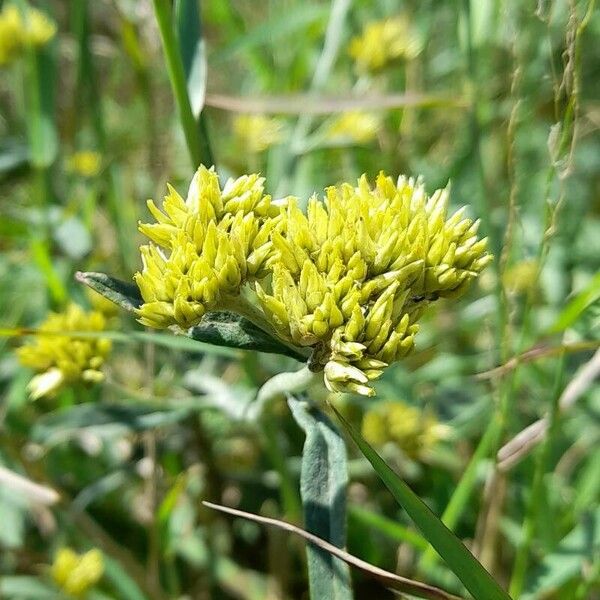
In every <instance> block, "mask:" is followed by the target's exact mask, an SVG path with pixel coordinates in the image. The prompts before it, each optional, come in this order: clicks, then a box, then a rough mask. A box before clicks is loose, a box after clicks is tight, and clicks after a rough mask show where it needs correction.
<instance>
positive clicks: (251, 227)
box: [135, 166, 280, 331]
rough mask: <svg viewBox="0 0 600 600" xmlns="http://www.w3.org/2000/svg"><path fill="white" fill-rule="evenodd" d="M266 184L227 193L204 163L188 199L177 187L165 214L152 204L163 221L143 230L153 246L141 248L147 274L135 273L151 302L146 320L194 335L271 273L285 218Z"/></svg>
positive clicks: (235, 184)
mask: <svg viewBox="0 0 600 600" xmlns="http://www.w3.org/2000/svg"><path fill="white" fill-rule="evenodd" d="M263 183H264V179H263V178H261V177H259V176H258V175H256V174H253V175H244V176H242V177H239V178H238V179H236V180H233V179H230V180H229V181H227V183H226V184H225V185H224V186H223V188H221V186H220V184H219V178H218V176H217V174H216V173H215V171H214V169H210V170H208V169H206V168H205V167H203V166H201V167H200V168H199V169H198V171H197V173H196V175H195V176H194V178H193V180H192V183H191V185H190V188H189V191H188V195H187V198H186V200H185V201H184V200H183V198H182V197H181V196H180V195H179V194H178V193H177V192H176V191H175V190H174V189H173V188H172V187H170V186H169V193H168V195H167V196H166V197H165V200H164V202H163V210H164V212H162V211H161V210H159V209H158V208H157V207H156V205H155V204H154V202H152V201H151V200H150V201H149V202H148V207H149V209H150V212H151V213H152V215H153V216H154V218H155V219H156V223H150V224H140V226H139V229H140V231H141V232H142V233H143V234H144V235H145V236H147V237H148V238H149V239H150V240H151V242H152V243H151V244H149V245H146V246H142V247H141V248H140V251H141V254H142V263H143V269H142V271H141V272H140V273H137V274H136V275H135V281H136V283H137V285H138V287H139V288H140V292H141V294H142V297H143V299H144V304H143V305H142V306H141V307H140V309H139V310H138V317H139V321H140V323H142V324H144V325H147V326H149V327H157V328H166V327H173V328H174V329H175V331H179V330H187V329H188V328H190V327H192V326H194V325H196V324H197V323H198V322H199V321H200V319H201V318H202V316H203V315H204V313H205V312H206V311H210V310H215V309H219V310H227V309H228V305H229V304H231V302H232V299H233V298H235V297H236V296H238V295H239V293H240V289H241V287H242V285H243V284H244V283H245V282H247V281H251V280H254V279H259V278H261V277H264V276H265V274H266V273H267V261H268V259H269V258H270V256H271V254H272V247H273V244H272V242H271V240H270V234H271V230H272V229H273V227H274V226H275V224H276V223H277V222H278V221H279V220H280V217H279V216H278V215H279V208H278V207H277V206H275V204H273V203H272V202H271V197H270V196H268V195H265V194H264V187H263ZM229 308H230V307H229Z"/></svg>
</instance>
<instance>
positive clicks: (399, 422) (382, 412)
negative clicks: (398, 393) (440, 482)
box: [362, 401, 449, 458]
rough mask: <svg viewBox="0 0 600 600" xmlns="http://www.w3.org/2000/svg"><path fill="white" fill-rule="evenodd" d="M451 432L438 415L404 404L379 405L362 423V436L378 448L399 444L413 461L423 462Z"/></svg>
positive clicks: (388, 402)
mask: <svg viewBox="0 0 600 600" xmlns="http://www.w3.org/2000/svg"><path fill="white" fill-rule="evenodd" d="M448 432H449V428H448V426H447V425H444V424H442V423H440V422H439V421H438V420H437V418H436V417H435V415H433V414H432V413H430V412H426V411H421V410H419V409H418V408H415V407H414V406H409V405H408V404H404V403H403V402H395V401H386V402H379V403H377V404H376V405H375V406H373V408H371V409H370V410H368V411H367V412H366V413H365V414H364V416H363V421H362V435H363V437H364V438H365V439H366V440H367V441H368V442H369V443H370V444H373V445H374V446H383V445H384V444H387V443H393V444H396V445H397V446H398V447H399V448H400V449H401V450H402V451H403V452H404V453H405V454H407V455H408V456H410V457H411V458H419V457H420V456H422V455H423V454H424V453H425V452H427V451H428V450H431V449H432V448H433V447H434V446H435V445H436V444H437V443H438V442H439V441H440V440H442V439H444V438H445V437H447V435H448Z"/></svg>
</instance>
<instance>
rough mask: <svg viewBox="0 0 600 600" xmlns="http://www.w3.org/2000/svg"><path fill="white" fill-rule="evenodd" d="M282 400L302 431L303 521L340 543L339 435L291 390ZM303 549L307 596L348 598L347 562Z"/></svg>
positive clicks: (342, 476)
mask: <svg viewBox="0 0 600 600" xmlns="http://www.w3.org/2000/svg"><path fill="white" fill-rule="evenodd" d="M288 404H289V406H290V409H291V411H292V414H293V415H294V419H295V420H296V422H297V423H298V425H299V426H300V427H301V428H302V429H303V430H304V432H305V433H306V441H305V442H304V448H303V450H302V468H301V473H300V495H301V497H302V506H303V509H304V524H305V526H306V528H307V529H308V531H310V532H311V533H314V534H316V535H318V536H319V537H321V538H323V539H325V540H327V541H328V542H331V543H332V544H333V545H334V546H337V547H338V548H343V547H344V546H345V545H346V487H347V485H348V466H347V459H346V446H345V444H344V440H343V439H342V438H341V437H340V434H339V433H338V431H337V430H336V429H335V427H334V426H333V424H332V423H331V421H330V420H329V419H328V418H327V416H326V415H324V414H323V413H322V412H321V411H320V410H319V409H318V408H315V407H312V406H310V405H309V404H308V403H306V402H303V401H301V400H299V399H297V398H295V397H294V396H292V395H288ZM306 553H307V556H308V580H309V584H310V597H311V598H313V600H317V599H319V598H331V599H332V600H334V599H336V600H344V599H346V598H352V588H351V583H350V572H349V570H348V567H347V565H344V564H343V563H341V562H340V561H339V559H336V558H334V557H333V556H331V554H330V553H328V552H324V551H323V550H322V549H321V548H315V547H314V546H308V547H307V548H306Z"/></svg>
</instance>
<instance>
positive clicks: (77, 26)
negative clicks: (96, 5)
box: [71, 0, 136, 271]
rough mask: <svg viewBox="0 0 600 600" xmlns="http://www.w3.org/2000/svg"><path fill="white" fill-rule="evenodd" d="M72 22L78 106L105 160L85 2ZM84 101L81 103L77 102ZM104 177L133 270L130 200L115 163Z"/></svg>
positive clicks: (99, 98) (124, 253) (122, 245)
mask: <svg viewBox="0 0 600 600" xmlns="http://www.w3.org/2000/svg"><path fill="white" fill-rule="evenodd" d="M71 23H72V28H73V31H74V34H75V36H76V38H77V42H78V51H79V56H78V61H79V64H78V99H77V103H78V107H79V109H80V110H81V111H84V110H86V109H87V110H89V111H90V116H91V119H92V126H93V129H94V136H95V138H96V139H95V141H96V145H97V149H98V151H99V152H100V154H102V156H103V157H104V160H106V153H107V150H108V136H107V132H106V124H105V119H104V110H103V107H102V94H101V92H100V89H99V85H98V74H97V71H96V65H95V61H94V58H93V55H92V52H91V48H90V16H89V5H88V1H87V0H83V1H82V2H76V3H74V4H73V10H72V12H71ZM81 99H83V100H86V99H87V102H85V101H84V102H82V103H80V100H81ZM104 174H105V177H106V182H105V185H106V193H107V196H108V208H109V210H110V215H111V218H112V220H113V222H114V223H115V228H116V232H117V238H118V241H119V250H120V254H121V261H122V263H123V265H124V266H125V267H126V268H127V270H128V271H133V270H134V269H135V267H136V264H135V256H136V252H135V237H134V236H132V235H131V232H132V231H135V222H136V217H135V210H134V208H133V204H132V203H131V202H130V201H126V199H125V193H124V190H123V185H122V181H121V177H120V170H119V167H118V166H117V165H116V164H115V163H114V162H112V161H111V162H108V166H107V167H106V169H105V170H104Z"/></svg>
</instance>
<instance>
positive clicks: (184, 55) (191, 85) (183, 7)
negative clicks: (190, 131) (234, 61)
mask: <svg viewBox="0 0 600 600" xmlns="http://www.w3.org/2000/svg"><path fill="white" fill-rule="evenodd" d="M175 21H176V24H177V40H178V42H179V50H180V53H181V59H182V61H183V70H184V72H185V77H186V80H187V92H188V97H189V99H190V106H191V107H192V114H193V115H194V118H195V119H196V122H197V126H198V138H199V140H200V154H201V156H202V162H203V163H204V164H206V165H212V164H214V159H213V156H212V150H211V147H210V140H209V137H208V127H207V125H206V115H205V114H204V111H203V109H204V98H205V96H206V78H207V74H208V73H207V64H206V42H205V41H204V37H203V36H202V21H201V18H200V2H199V0H177V1H176V3H175Z"/></svg>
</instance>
